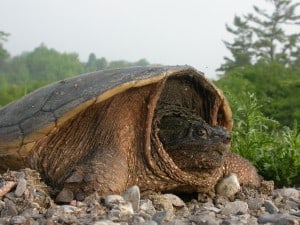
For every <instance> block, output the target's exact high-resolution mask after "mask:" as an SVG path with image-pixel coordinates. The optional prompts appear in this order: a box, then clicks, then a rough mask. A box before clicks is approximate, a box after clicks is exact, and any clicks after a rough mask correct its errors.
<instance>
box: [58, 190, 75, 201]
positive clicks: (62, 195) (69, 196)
mask: <svg viewBox="0 0 300 225" xmlns="http://www.w3.org/2000/svg"><path fill="white" fill-rule="evenodd" d="M73 199H74V194H73V192H72V191H71V190H69V189H67V188H64V189H62V191H61V192H59V194H58V195H57V196H56V198H55V201H56V202H58V203H70V202H71V201H72V200H73Z"/></svg>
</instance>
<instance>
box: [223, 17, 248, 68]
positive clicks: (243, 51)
mask: <svg viewBox="0 0 300 225" xmlns="http://www.w3.org/2000/svg"><path fill="white" fill-rule="evenodd" d="M233 24H234V26H235V28H232V27H230V26H229V25H227V24H226V30H227V31H228V32H230V33H231V34H233V35H235V36H236V37H235V38H234V41H233V43H230V42H228V41H223V42H224V44H225V46H226V48H227V49H228V50H229V51H230V52H231V55H232V57H233V59H231V58H228V57H224V60H225V63H224V64H222V65H221V67H220V68H219V69H217V71H230V70H232V69H234V68H236V67H244V66H247V65H250V64H251V59H252V55H253V53H252V52H251V47H252V36H253V34H252V31H251V29H250V27H249V25H248V20H246V19H243V18H241V17H239V16H235V17H234V22H233Z"/></svg>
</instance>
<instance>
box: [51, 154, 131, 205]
mask: <svg viewBox="0 0 300 225" xmlns="http://www.w3.org/2000/svg"><path fill="white" fill-rule="evenodd" d="M127 182H128V164H127V160H126V157H125V156H124V154H122V152H120V151H119V150H118V149H112V148H100V149H97V150H96V151H94V152H93V153H92V154H90V155H88V156H87V157H85V159H83V160H82V161H81V162H80V163H79V165H77V166H76V167H75V168H74V169H73V171H72V172H71V175H70V176H69V177H68V178H67V179H66V180H65V182H64V188H63V190H62V191H61V192H60V193H59V194H58V195H57V197H56V201H57V202H70V201H72V200H73V199H74V198H75V199H77V200H83V199H84V198H85V197H86V196H87V195H89V194H92V193H94V192H97V193H98V194H99V195H102V196H104V195H108V194H112V193H121V192H123V191H124V190H125V189H126V187H127Z"/></svg>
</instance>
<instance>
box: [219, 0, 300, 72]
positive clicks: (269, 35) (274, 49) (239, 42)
mask: <svg viewBox="0 0 300 225" xmlns="http://www.w3.org/2000/svg"><path fill="white" fill-rule="evenodd" d="M268 2H269V3H270V4H271V5H272V7H273V9H272V11H271V12H268V11H267V10H264V9H261V8H259V7H257V6H254V7H253V8H254V13H248V14H247V15H245V16H242V17H240V16H235V17H234V22H233V27H230V26H228V25H226V29H227V31H228V32H230V33H231V34H233V35H234V40H233V42H232V43H230V42H227V41H224V44H225V46H226V48H227V49H228V50H229V51H230V53H231V55H232V58H228V57H224V60H225V62H224V63H223V64H222V65H221V67H220V68H219V69H218V71H224V72H230V71H231V70H232V69H235V68H236V67H244V66H247V65H252V64H253V63H254V64H255V63H257V62H260V61H265V62H272V61H277V62H281V63H282V64H283V65H285V66H293V65H299V61H300V54H299V53H300V35H299V33H296V32H287V30H288V29H286V28H288V27H289V28H290V29H289V30H296V29H295V28H296V27H297V26H298V27H299V25H300V16H299V15H297V10H296V9H297V7H298V6H299V5H300V3H292V0H272V1H268Z"/></svg>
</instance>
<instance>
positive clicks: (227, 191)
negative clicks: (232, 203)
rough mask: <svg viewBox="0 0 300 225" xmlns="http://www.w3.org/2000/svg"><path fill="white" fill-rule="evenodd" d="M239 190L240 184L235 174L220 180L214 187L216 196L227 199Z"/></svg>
mask: <svg viewBox="0 0 300 225" xmlns="http://www.w3.org/2000/svg"><path fill="white" fill-rule="evenodd" d="M240 189H241V186H240V182H239V180H238V178H237V175H236V174H235V173H231V174H229V175H228V176H227V177H225V178H223V179H222V180H220V181H219V182H218V184H217V186H216V191H217V194H219V195H222V196H226V197H228V198H230V197H232V196H234V195H235V194H236V193H237V192H238V191H239V190H240Z"/></svg>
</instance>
